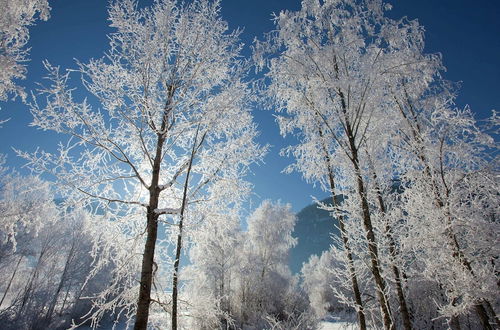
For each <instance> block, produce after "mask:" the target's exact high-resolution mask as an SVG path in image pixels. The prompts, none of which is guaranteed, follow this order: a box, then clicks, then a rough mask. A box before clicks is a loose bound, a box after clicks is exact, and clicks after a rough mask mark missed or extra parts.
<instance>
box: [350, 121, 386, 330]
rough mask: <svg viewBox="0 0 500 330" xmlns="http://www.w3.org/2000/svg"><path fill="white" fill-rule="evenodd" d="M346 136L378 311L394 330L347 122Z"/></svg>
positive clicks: (356, 156)
mask: <svg viewBox="0 0 500 330" xmlns="http://www.w3.org/2000/svg"><path fill="white" fill-rule="evenodd" d="M346 130H347V132H346V133H347V136H348V139H349V148H350V152H351V155H350V159H351V163H352V165H353V169H354V175H355V177H356V182H357V192H358V196H359V198H360V200H361V209H362V212H363V226H364V228H365V231H366V240H367V241H368V252H369V255H370V260H371V271H372V274H373V278H374V279H375V284H376V286H377V297H378V300H379V304H380V309H381V311H382V318H383V321H384V327H385V329H387V330H390V329H394V324H393V322H392V318H391V310H390V306H389V302H388V300H387V297H386V295H385V290H386V284H385V281H384V279H383V277H382V272H381V267H380V261H379V256H378V248H377V242H376V240H375V233H374V231H373V226H372V221H371V215H370V208H369V206H368V200H367V197H366V192H365V187H364V182H363V177H362V176H361V169H360V168H359V157H358V147H357V146H356V143H355V140H354V135H353V133H352V129H351V126H350V124H349V122H348V121H346Z"/></svg>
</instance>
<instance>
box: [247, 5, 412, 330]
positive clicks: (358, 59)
mask: <svg viewBox="0 0 500 330" xmlns="http://www.w3.org/2000/svg"><path fill="white" fill-rule="evenodd" d="M388 8H389V7H388V6H386V5H385V4H384V3H382V2H381V1H350V0H346V1H315V0H311V1H304V2H303V3H302V9H301V10H300V11H298V12H282V13H280V15H279V16H277V18H276V26H277V29H276V31H274V32H272V33H271V34H270V35H269V40H268V41H267V42H264V43H262V44H257V45H256V55H257V58H258V60H260V61H261V62H260V64H261V65H263V66H266V67H267V68H268V69H269V72H268V73H267V76H268V77H269V78H270V80H271V83H270V85H269V88H268V90H267V95H269V96H270V100H271V102H272V104H273V105H275V106H276V108H277V110H278V111H279V112H283V113H284V114H283V115H282V116H281V117H280V118H279V124H280V127H281V130H282V134H289V133H294V134H296V135H297V136H299V138H300V143H299V144H298V145H296V146H293V147H290V148H288V149H286V150H285V151H284V152H285V153H288V154H291V155H293V156H294V157H295V159H296V163H295V164H294V165H293V166H292V167H290V170H298V171H300V172H302V173H303V174H304V177H306V178H307V179H309V180H311V181H319V182H321V183H322V185H323V186H324V187H325V189H327V190H328V191H330V192H331V193H332V194H333V195H335V194H339V193H342V192H344V191H336V190H335V187H336V186H339V187H342V189H343V190H345V192H346V193H354V194H356V195H357V197H356V200H357V202H358V205H357V206H355V209H353V210H352V212H353V213H352V214H351V213H350V214H349V216H350V217H354V216H355V215H356V214H357V216H359V217H360V219H361V222H360V223H361V225H362V226H363V227H364V231H365V237H364V240H365V243H366V251H367V252H368V254H367V255H368V257H369V260H370V269H371V273H372V276H373V280H374V282H375V287H376V295H377V297H378V301H379V307H380V310H381V316H382V320H383V323H384V326H385V328H387V329H390V328H392V327H393V326H394V324H393V317H392V315H391V311H390V309H391V308H390V304H389V296H388V286H387V283H386V280H385V279H384V275H383V273H382V271H383V265H382V260H381V257H380V256H379V250H380V248H381V245H380V242H381V238H380V237H379V235H376V232H377V231H378V230H377V228H376V224H375V222H374V218H373V210H372V207H371V201H370V200H369V196H368V189H369V186H370V184H372V183H371V177H372V176H371V175H368V174H369V172H368V171H367V169H368V168H369V162H368V157H366V156H365V152H364V149H365V148H367V147H370V144H368V141H370V140H371V139H373V138H375V139H376V140H377V142H378V143H380V142H382V143H387V141H388V140H389V139H390V136H391V133H392V130H391V128H392V126H393V125H391V124H389V125H388V128H389V129H388V130H387V129H386V130H381V128H382V125H375V124H374V121H379V122H380V121H381V118H391V117H389V116H388V111H389V109H390V108H389V107H388V105H389V104H390V103H391V102H392V98H391V97H390V95H389V87H390V86H391V85H392V80H394V79H395V78H394V77H395V73H396V72H398V73H399V72H404V71H405V70H407V68H408V67H412V66H415V59H414V58H413V57H412V56H411V55H412V54H413V48H414V45H415V44H418V42H419V41H420V39H419V38H420V37H421V34H420V33H421V30H420V28H419V26H418V24H417V23H416V22H414V21H406V20H401V21H394V20H390V19H388V18H387V17H385V16H384V11H385V10H387V9H388ZM266 51H270V52H271V53H272V54H273V55H274V54H275V53H276V54H277V55H276V56H271V57H270V59H269V60H268V61H267V62H266V61H262V57H259V55H261V54H262V53H265V52H266ZM389 122H390V120H389ZM297 129H299V131H298V133H297V131H296V130H297ZM371 145H373V144H371ZM372 151H373V150H368V152H369V154H371V153H372ZM372 156H373V157H375V156H376V155H372ZM337 189H338V188H337ZM332 211H334V213H335V214H336V215H337V217H339V216H341V217H343V215H342V213H341V212H339V210H338V205H333V207H332ZM339 220H340V223H339V224H340V227H341V232H344V230H343V229H342V227H343V219H342V218H339ZM344 237H345V238H347V235H344ZM349 244H350V243H349V242H348V241H347V240H345V239H344V248H345V251H346V253H347V254H348V255H349V254H351V251H350V247H349ZM381 253H383V252H381ZM352 259H353V258H352V257H349V258H348V260H351V261H349V262H350V263H351V264H352ZM350 268H351V272H350V273H351V275H350V277H351V282H352V288H353V294H354V295H355V296H356V304H357V308H356V309H357V311H358V319H359V323H360V327H361V328H365V326H366V325H365V317H364V313H363V306H362V302H361V298H360V296H359V294H358V292H359V285H356V276H355V274H356V270H355V269H353V268H352V267H350ZM401 309H402V310H403V308H401ZM403 314H405V316H404V326H405V327H406V328H409V326H410V325H409V315H408V314H407V313H403Z"/></svg>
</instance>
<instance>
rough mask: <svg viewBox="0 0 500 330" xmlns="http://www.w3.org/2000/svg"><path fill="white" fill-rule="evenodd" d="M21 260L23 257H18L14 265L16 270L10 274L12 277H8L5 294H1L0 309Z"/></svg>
mask: <svg viewBox="0 0 500 330" xmlns="http://www.w3.org/2000/svg"><path fill="white" fill-rule="evenodd" d="M22 259H23V255H21V256H20V257H19V260H18V261H17V263H16V268H14V273H12V276H11V277H10V280H9V284H7V288H5V292H4V293H3V296H2V300H0V307H2V303H3V301H4V299H5V297H6V296H7V292H9V289H10V286H11V285H12V281H13V280H14V277H15V276H16V273H17V269H18V267H19V264H20V263H21V260H22Z"/></svg>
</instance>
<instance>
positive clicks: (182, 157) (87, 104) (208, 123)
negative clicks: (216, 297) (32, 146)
mask: <svg viewBox="0 0 500 330" xmlns="http://www.w3.org/2000/svg"><path fill="white" fill-rule="evenodd" d="M219 12H220V8H219V1H213V2H211V1H207V0H196V1H193V2H190V3H189V4H184V3H179V2H177V1H174V0H165V1H158V2H155V3H154V4H153V5H152V6H151V7H147V8H143V9H140V8H139V7H138V4H137V2H136V1H133V0H124V1H116V2H113V3H112V4H111V6H110V10H109V17H110V21H111V26H112V27H114V28H115V29H116V32H114V33H112V34H111V35H110V36H109V38H110V49H109V51H108V52H107V53H106V54H105V56H104V57H103V58H101V59H97V60H91V61H90V62H89V63H86V64H84V63H78V70H77V71H79V72H80V73H81V74H82V83H83V86H84V87H85V91H86V92H87V95H88V96H89V97H88V98H85V99H84V100H80V101H78V100H77V97H76V96H75V95H74V94H75V93H74V92H73V89H72V86H71V85H70V84H71V82H70V79H69V78H70V73H71V72H70V71H66V72H64V71H61V70H60V69H59V68H57V67H55V66H52V65H50V64H48V63H46V67H47V69H48V71H49V80H50V81H51V84H50V85H49V86H47V87H45V88H42V89H41V90H40V94H41V95H42V96H43V98H44V101H43V104H42V105H41V104H40V103H39V101H33V103H32V106H31V111H32V113H33V116H34V121H33V126H36V127H38V128H40V129H44V130H52V131H56V132H58V133H63V134H66V135H69V136H70V139H69V140H68V142H67V143H65V144H61V146H60V148H59V150H58V152H57V153H55V154H50V153H46V152H35V153H22V154H23V156H24V157H25V158H27V159H28V160H29V162H30V164H31V165H32V167H33V168H35V169H37V170H39V171H41V172H48V173H51V174H53V175H54V176H55V178H56V179H57V181H58V182H59V183H60V184H62V185H63V186H64V187H66V188H67V190H69V191H77V192H79V193H80V194H81V195H82V196H86V197H88V199H89V200H92V201H93V202H94V203H100V206H99V207H101V208H103V209H109V206H108V205H117V206H116V207H117V208H120V207H122V208H123V207H129V208H135V209H137V210H140V211H139V214H142V217H143V219H144V222H143V226H144V227H143V228H145V229H144V230H145V233H146V235H145V241H144V250H143V258H142V266H141V271H140V280H139V282H140V285H139V287H138V288H137V289H138V290H139V294H138V299H137V307H136V313H135V315H136V318H135V329H146V327H147V323H148V317H149V309H150V304H151V303H152V297H151V291H152V287H153V284H154V276H155V274H156V273H157V272H156V268H155V267H156V266H155V265H158V264H159V263H158V262H157V261H155V248H156V242H157V237H158V228H159V225H158V224H159V222H160V221H161V222H165V223H167V224H171V225H172V226H174V227H175V228H176V229H175V230H176V232H177V237H176V240H175V243H174V244H175V246H176V256H175V259H174V260H173V265H171V266H172V271H171V274H172V277H173V282H172V306H171V310H170V312H171V316H172V318H171V325H170V326H171V327H172V329H176V328H177V318H178V316H177V295H178V286H177V284H178V276H179V259H180V257H181V249H182V244H183V242H182V239H183V230H184V229H185V228H184V225H185V221H186V219H187V217H189V214H190V208H191V205H194V204H196V203H203V200H204V199H205V198H207V196H208V195H210V194H211V193H212V192H213V191H212V190H211V188H210V187H212V186H213V185H214V184H216V183H217V182H222V181H224V182H228V181H230V182H233V181H235V180H237V179H239V178H240V177H244V176H245V174H246V169H247V168H248V166H249V165H250V164H251V163H252V162H254V161H256V160H258V159H259V158H260V157H261V156H262V152H263V149H261V148H260V147H259V146H257V145H256V144H255V142H254V139H255V137H256V135H257V131H256V127H255V124H253V123H252V116H251V114H250V112H249V108H248V106H249V101H251V97H252V94H251V88H250V87H249V84H248V83H246V82H245V81H244V80H243V77H244V75H245V72H246V71H245V70H246V68H247V66H246V64H245V62H244V61H243V60H242V59H241V58H240V50H241V44H239V42H238V34H239V32H238V31H235V32H229V31H228V26H227V23H226V22H225V21H223V20H222V19H221V18H220V14H219ZM228 186H229V185H228ZM231 187H232V189H236V190H237V189H238V186H237V185H232V186H231ZM236 193H237V191H236ZM207 194H208V195H207ZM193 203H194V204H193ZM174 227H172V228H174Z"/></svg>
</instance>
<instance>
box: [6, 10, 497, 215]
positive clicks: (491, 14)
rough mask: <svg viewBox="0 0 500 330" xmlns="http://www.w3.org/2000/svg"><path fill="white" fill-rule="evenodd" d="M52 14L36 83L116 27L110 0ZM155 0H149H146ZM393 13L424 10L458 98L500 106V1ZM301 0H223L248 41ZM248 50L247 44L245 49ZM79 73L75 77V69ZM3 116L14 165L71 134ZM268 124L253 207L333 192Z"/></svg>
mask: <svg viewBox="0 0 500 330" xmlns="http://www.w3.org/2000/svg"><path fill="white" fill-rule="evenodd" d="M49 2H50V5H51V6H52V11H51V19H50V20H49V21H47V22H37V24H36V25H35V26H33V27H32V28H31V30H30V31H31V38H30V42H29V47H31V62H29V63H28V78H27V79H26V80H24V81H21V82H20V84H21V85H23V86H25V87H26V89H27V90H28V91H29V90H30V89H33V88H35V87H36V85H35V84H36V82H41V81H42V78H43V75H44V70H43V67H42V60H43V59H48V60H49V61H50V62H51V63H52V64H54V65H60V66H61V67H62V68H74V67H75V64H74V59H75V58H77V59H79V60H80V61H82V62H86V61H87V60H88V59H90V58H98V57H101V56H102V55H103V53H104V51H105V50H107V48H108V43H107V38H106V34H107V33H109V32H112V29H110V28H109V27H108V21H107V9H106V7H107V3H108V2H107V1H106V0H52V1H49ZM139 2H140V3H149V2H150V0H139ZM390 3H391V4H392V5H393V9H392V11H391V12H390V13H389V15H390V16H391V17H394V18H399V17H402V16H408V17H409V18H412V19H413V18H418V20H419V22H420V23H421V24H422V25H423V26H424V27H425V29H426V49H427V52H432V53H434V52H440V53H441V54H442V55H443V61H444V64H445V66H446V67H447V69H448V70H447V72H446V73H445V78H446V79H449V80H451V81H461V82H462V88H461V92H460V96H459V97H458V100H457V102H458V106H460V107H463V106H464V105H465V104H469V105H470V106H471V108H472V110H473V111H474V112H475V113H476V115H477V118H479V119H481V118H485V117H487V116H488V115H489V113H490V111H491V109H500V107H499V105H500V66H499V64H500V1H497V0H476V1H466V0H419V1H415V0H393V1H390ZM299 7H300V0H267V1H265V0H254V1H246V0H223V1H222V16H223V17H224V19H225V20H226V21H228V23H229V25H230V27H231V28H232V29H234V28H237V27H243V28H244V32H243V34H242V41H243V42H244V43H245V44H246V45H247V46H248V45H249V44H250V43H251V42H252V40H253V38H254V37H259V38H260V37H261V36H262V34H263V33H264V32H267V31H269V30H271V29H272V28H273V24H272V21H271V17H272V16H271V14H272V13H273V12H274V13H279V11H280V10H282V9H289V10H297V9H299ZM246 54H248V50H247V52H246ZM75 78H76V77H75ZM0 107H1V108H2V111H1V112H0V118H11V119H10V121H8V122H7V123H5V124H4V125H3V128H1V129H0V153H4V154H7V155H8V159H7V165H8V166H9V167H11V168H16V169H18V170H20V171H21V172H23V171H24V170H22V169H20V168H21V166H22V165H23V163H24V162H23V160H21V159H18V158H17V157H16V156H15V154H14V153H13V151H12V147H14V148H17V149H21V150H25V151H32V150H35V149H36V148H37V147H40V148H41V149H45V150H49V151H50V150H55V148H56V145H55V144H56V143H57V142H58V141H60V140H64V137H62V136H57V135H55V134H53V133H48V132H42V131H39V130H36V129H34V128H32V127H29V126H28V125H29V123H30V121H31V115H30V114H29V112H28V110H27V107H26V106H24V105H23V104H21V103H20V102H0ZM254 116H255V118H256V121H257V122H258V124H259V127H260V130H261V136H260V142H261V143H263V144H265V143H270V144H271V145H272V148H271V150H270V152H269V154H268V155H267V157H266V159H265V164H263V165H261V166H254V167H253V173H254V175H253V176H251V177H250V178H249V179H250V180H251V181H252V182H253V184H254V186H255V189H254V192H255V195H254V196H253V198H252V204H251V205H249V209H253V208H255V207H256V204H257V203H259V202H260V200H261V199H268V198H269V199H273V200H277V199H281V200H282V201H283V202H286V203H291V204H292V207H293V210H295V211H299V210H300V209H301V208H303V207H304V206H306V205H307V204H310V203H311V196H312V195H314V196H316V197H318V198H323V197H326V195H327V194H325V193H324V192H321V191H320V190H319V189H314V188H313V187H312V186H311V185H309V184H307V183H306V182H304V181H303V180H302V179H301V178H300V176H299V175H295V174H294V175H285V174H281V173H280V172H281V170H282V169H283V168H284V167H285V166H286V165H288V164H289V163H290V162H291V160H290V159H287V158H283V157H280V156H279V155H278V153H279V150H280V149H281V148H282V147H284V146H285V144H286V141H285V140H283V139H282V138H281V137H280V136H279V131H278V127H277V125H276V123H275V122H274V119H273V117H272V112H270V111H262V110H261V109H255V114H254Z"/></svg>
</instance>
